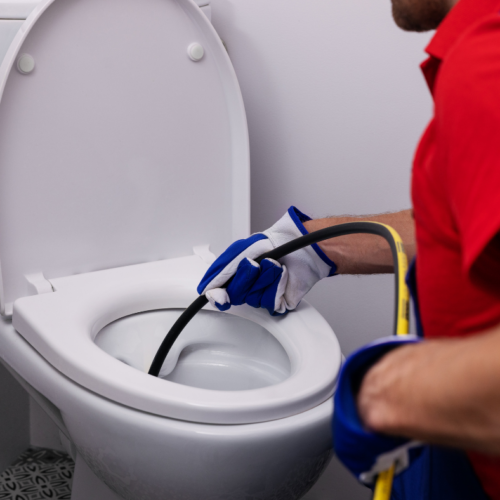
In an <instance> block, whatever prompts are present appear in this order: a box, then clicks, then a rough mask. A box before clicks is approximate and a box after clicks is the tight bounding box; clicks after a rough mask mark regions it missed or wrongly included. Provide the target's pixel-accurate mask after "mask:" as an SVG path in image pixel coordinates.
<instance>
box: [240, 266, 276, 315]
mask: <svg viewBox="0 0 500 500" xmlns="http://www.w3.org/2000/svg"><path fill="white" fill-rule="evenodd" d="M260 268H261V272H260V276H259V277H258V279H257V281H256V282H255V283H254V285H253V286H252V289H251V290H250V292H249V294H248V295H247V297H246V302H247V304H248V305H250V306H252V307H263V308H264V309H267V310H268V311H269V314H271V315H272V316H282V315H283V314H284V313H281V314H280V313H277V312H275V311H274V305H275V300H276V292H277V290H278V285H279V283H280V280H281V276H282V274H283V268H282V267H280V266H277V265H276V264H274V263H273V262H272V261H270V260H268V259H264V260H263V261H262V262H261V263H260Z"/></svg>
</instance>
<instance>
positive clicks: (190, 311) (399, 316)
mask: <svg viewBox="0 0 500 500" xmlns="http://www.w3.org/2000/svg"><path fill="white" fill-rule="evenodd" d="M349 234H375V235H378V236H382V237H383V238H384V239H385V240H387V242H388V243H389V246H390V248H391V252H392V257H393V260H394V274H395V280H396V282H395V311H394V314H395V317H394V333H395V335H404V334H406V333H408V329H409V309H410V303H409V293H408V288H407V287H406V283H405V281H404V280H405V275H406V270H407V267H408V263H407V259H406V254H405V253H404V249H403V243H402V241H401V238H400V237H399V235H398V233H397V232H396V231H394V229H392V228H391V227H390V226H387V225H385V224H381V223H379V222H349V223H346V224H339V225H337V226H332V227H327V228H325V229H320V230H319V231H315V232H313V233H309V234H306V235H305V236H301V237H300V238H296V239H295V240H292V241H289V242H288V243H285V244H284V245H281V246H279V247H277V248H275V249H273V250H271V251H270V252H267V253H265V254H263V255H261V256H260V257H258V258H257V259H255V260H256V261H257V262H261V261H262V260H264V259H274V260H279V259H281V258H282V257H284V256H285V255H288V254H290V253H293V252H295V251H297V250H300V249H301V248H304V247H306V246H309V245H312V244H314V243H319V242H321V241H324V240H329V239H331V238H336V237H338V236H346V235H349ZM231 281H232V278H230V279H229V280H228V281H227V282H226V283H225V284H224V286H223V287H222V288H227V286H228V285H229V283H231ZM207 304H208V299H207V298H206V297H205V296H204V295H200V296H199V297H198V298H197V299H196V300H195V301H194V302H193V303H192V304H191V305H190V306H189V307H188V308H187V309H186V310H185V311H184V312H183V313H182V314H181V315H180V316H179V318H178V319H177V321H176V322H175V323H174V325H173V326H172V328H171V329H170V331H169V332H168V333H167V335H166V337H165V339H164V340H163V342H162V344H161V345H160V348H159V349H158V352H157V353H156V355H155V357H154V359H153V363H152V364H151V367H150V369H149V372H148V373H149V375H153V376H154V377H157V376H158V375H159V373H160V370H161V367H162V366H163V363H164V362H165V359H166V357H167V355H168V353H169V352H170V349H171V348H172V346H173V345H174V343H175V341H176V340H177V337H179V335H180V334H181V333H182V331H183V330H184V328H185V327H186V326H187V324H188V323H189V322H190V321H191V319H193V317H194V316H195V315H196V313H197V312H198V311H200V310H201V309H202V308H203V307H204V306H206V305H207Z"/></svg>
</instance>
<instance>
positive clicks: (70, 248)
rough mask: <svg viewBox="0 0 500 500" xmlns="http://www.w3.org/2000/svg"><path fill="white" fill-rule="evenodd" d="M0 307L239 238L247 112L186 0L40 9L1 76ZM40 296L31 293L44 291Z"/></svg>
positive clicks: (56, 3)
mask: <svg viewBox="0 0 500 500" xmlns="http://www.w3.org/2000/svg"><path fill="white" fill-rule="evenodd" d="M0 92H1V102H0V266H1V267H0V270H1V275H0V276H1V293H0V305H1V312H2V314H3V315H7V316H8V315H10V314H11V313H12V305H13V303H14V301H15V300H16V299H18V298H20V297H23V296H26V295H29V294H30V292H29V287H28V281H27V278H26V276H32V275H37V274H39V273H43V275H44V276H45V278H47V279H49V280H50V279H54V278H59V277H63V276H71V275H74V274H78V273H86V272H90V271H95V270H100V269H109V268H116V267H120V266H127V265H132V264H137V263H142V262H150V261H157V260H161V259H167V258H174V257H178V256H182V255H190V254H192V248H193V246H197V245H203V244H211V245H212V249H213V251H214V252H216V253H218V252H220V251H222V250H223V249H224V248H225V246H227V245H228V244H229V243H230V242H231V241H233V240H234V239H236V238H239V237H244V236H246V235H248V232H249V158H248V139H247V127H246V119H245V112H244V107H243V102H242V98H241V94H240V91H239V87H238V82H237V80H236V77H235V74H234V71H233V68H232V66H231V63H230V60H229V57H228V55H227V52H226V50H225V49H224V47H223V45H222V43H221V41H220V39H219V37H218V35H217V34H216V32H215V31H214V29H213V27H212V25H211V24H210V22H209V21H208V19H207V18H206V17H205V15H204V14H203V13H202V12H201V11H200V9H199V8H198V7H197V5H196V4H195V3H194V2H192V1H191V0H45V1H42V2H41V3H40V4H39V6H38V7H36V8H35V10H34V11H33V12H32V14H31V15H30V16H29V17H28V19H27V20H26V21H25V23H24V24H23V26H22V28H21V30H20V31H19V32H18V34H17V36H16V37H15V39H14V41H13V42H12V45H11V46H10V49H9V51H8V52H7V55H6V56H5V58H4V61H3V63H2V65H1V66H0ZM42 288H43V287H42Z"/></svg>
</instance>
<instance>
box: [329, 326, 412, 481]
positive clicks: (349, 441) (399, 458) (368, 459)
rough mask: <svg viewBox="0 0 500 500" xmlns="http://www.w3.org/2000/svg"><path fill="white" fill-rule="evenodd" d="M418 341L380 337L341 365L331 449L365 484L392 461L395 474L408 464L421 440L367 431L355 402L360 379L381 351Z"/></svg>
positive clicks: (380, 355) (381, 354)
mask: <svg viewBox="0 0 500 500" xmlns="http://www.w3.org/2000/svg"><path fill="white" fill-rule="evenodd" d="M420 341H421V339H419V338H418V337H416V336H414V335H405V336H402V337H387V338H384V339H380V340H377V341H376V342H374V343H372V344H370V345H368V346H366V347H363V348H361V349H359V350H358V351H356V352H355V353H354V354H352V355H351V356H349V357H348V358H347V360H346V362H345V363H344V366H343V367H342V371H341V373H340V378H339V385H338V388H337V392H336V394H335V412H334V416H333V436H334V438H333V440H334V449H335V453H336V454H337V456H338V457H339V459H340V461H341V462H342V463H343V464H344V465H345V466H346V467H347V468H348V469H349V470H350V471H351V472H352V473H353V474H354V475H355V476H356V477H357V478H358V480H359V481H361V482H362V483H364V484H366V485H368V486H370V485H373V483H374V481H375V478H376V477H377V475H378V474H379V473H380V472H383V471H385V470H388V469H389V468H390V467H391V465H392V464H393V463H395V464H396V468H395V473H396V474H399V473H400V472H402V471H403V470H405V469H406V468H408V467H409V465H410V463H411V462H412V460H414V459H415V458H417V457H418V455H419V454H420V452H421V451H422V444H421V443H419V442H417V441H411V440H409V439H406V438H398V437H392V436H387V435H383V434H378V433H375V432H371V431H369V430H367V429H366V428H365V427H364V426H363V423H362V422H361V419H360V417H359V414H358V409H357V405H356V396H357V393H358V390H359V387H360V385H361V381H362V379H363V377H364V375H365V374H366V372H367V371H368V370H369V368H370V367H371V366H373V365H374V364H375V363H376V362H377V361H378V360H379V359H380V358H382V356H384V354H387V353H388V352H389V351H391V350H393V349H396V348H398V347H401V345H404V344H409V343H417V342H420Z"/></svg>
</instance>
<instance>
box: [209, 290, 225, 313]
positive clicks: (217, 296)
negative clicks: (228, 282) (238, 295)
mask: <svg viewBox="0 0 500 500" xmlns="http://www.w3.org/2000/svg"><path fill="white" fill-rule="evenodd" d="M205 297H206V298H207V299H208V301H209V302H210V304H212V306H213V307H216V308H217V309H218V310H219V311H227V310H228V309H229V308H230V307H231V300H230V299H229V295H228V294H227V292H226V290H224V289H223V288H214V289H213V290H209V291H208V292H207V293H206V294H205Z"/></svg>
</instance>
